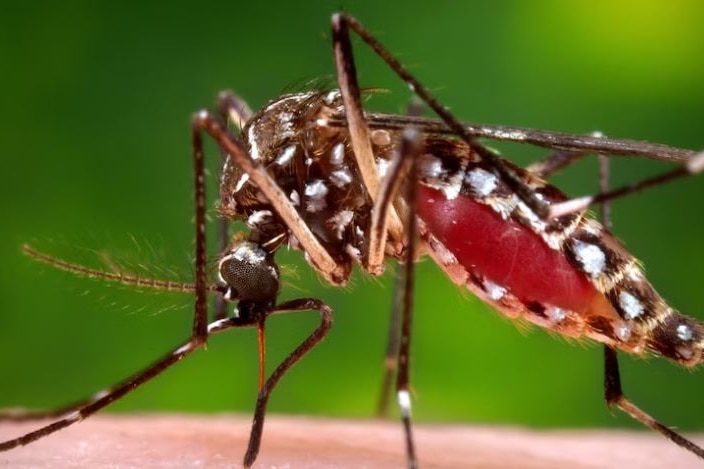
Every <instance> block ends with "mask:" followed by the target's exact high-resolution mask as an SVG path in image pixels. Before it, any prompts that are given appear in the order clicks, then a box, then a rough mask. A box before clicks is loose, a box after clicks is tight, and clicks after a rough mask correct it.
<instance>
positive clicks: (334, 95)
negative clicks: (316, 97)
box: [323, 90, 340, 105]
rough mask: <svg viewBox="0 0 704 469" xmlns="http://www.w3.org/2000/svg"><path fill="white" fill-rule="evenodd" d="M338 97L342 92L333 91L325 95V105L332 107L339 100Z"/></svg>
mask: <svg viewBox="0 0 704 469" xmlns="http://www.w3.org/2000/svg"><path fill="white" fill-rule="evenodd" d="M338 96H340V92H339V91H338V90H333V91H330V92H329V93H328V94H326V95H325V98H323V101H325V104H327V105H331V104H332V103H334V102H335V100H336V99H337V97H338Z"/></svg>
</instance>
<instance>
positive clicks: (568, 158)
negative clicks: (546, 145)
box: [526, 150, 589, 179]
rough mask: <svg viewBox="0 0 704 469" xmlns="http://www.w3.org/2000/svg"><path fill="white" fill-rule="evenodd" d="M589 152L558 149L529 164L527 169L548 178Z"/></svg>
mask: <svg viewBox="0 0 704 469" xmlns="http://www.w3.org/2000/svg"><path fill="white" fill-rule="evenodd" d="M588 154H589V153H586V152H574V151H567V150H558V151H555V152H553V153H550V154H549V155H548V156H547V157H546V158H544V159H542V160H540V161H537V162H535V163H533V164H531V165H529V166H528V167H526V169H527V170H528V171H530V172H531V173H533V174H535V175H537V176H540V177H541V178H544V179H548V178H550V176H552V175H554V174H555V173H557V172H559V171H562V170H563V169H565V168H566V167H568V166H570V165H572V164H574V163H576V162H577V161H579V160H581V159H582V158H584V157H585V156H587V155H588Z"/></svg>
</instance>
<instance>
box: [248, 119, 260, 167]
mask: <svg viewBox="0 0 704 469" xmlns="http://www.w3.org/2000/svg"><path fill="white" fill-rule="evenodd" d="M247 140H248V141H249V154H250V156H251V157H252V159H253V160H258V159H259V146H258V145H257V134H256V132H255V131H254V126H252V127H250V128H249V131H247Z"/></svg>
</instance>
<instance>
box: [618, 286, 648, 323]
mask: <svg viewBox="0 0 704 469" xmlns="http://www.w3.org/2000/svg"><path fill="white" fill-rule="evenodd" d="M618 304H619V305H620V306H621V309H623V311H624V312H625V313H626V319H635V318H637V317H638V316H640V315H641V314H643V304H642V303H641V302H640V300H639V299H638V298H636V297H635V296H633V295H632V294H630V293H628V292H627V291H622V292H621V293H619V294H618Z"/></svg>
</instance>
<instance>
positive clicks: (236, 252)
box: [218, 241, 281, 303]
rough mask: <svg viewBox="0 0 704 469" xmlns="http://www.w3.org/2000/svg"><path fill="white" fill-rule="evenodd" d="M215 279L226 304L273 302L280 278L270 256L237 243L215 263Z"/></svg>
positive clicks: (257, 247)
mask: <svg viewBox="0 0 704 469" xmlns="http://www.w3.org/2000/svg"><path fill="white" fill-rule="evenodd" d="M218 276H219V278H220V281H221V282H222V283H223V284H224V285H225V288H226V293H225V299H227V300H230V301H252V302H257V303H268V302H272V303H273V302H274V301H275V300H276V297H277V295H278V293H279V289H280V287H281V276H280V274H279V269H278V266H277V265H276V263H275V262H274V259H273V257H272V255H271V254H270V253H268V252H266V251H265V250H264V249H263V248H262V247H261V246H260V245H258V244H256V243H253V242H251V241H237V242H236V243H235V244H234V245H233V246H232V248H231V249H230V251H228V252H227V253H226V254H225V255H224V256H222V258H221V259H220V262H218Z"/></svg>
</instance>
